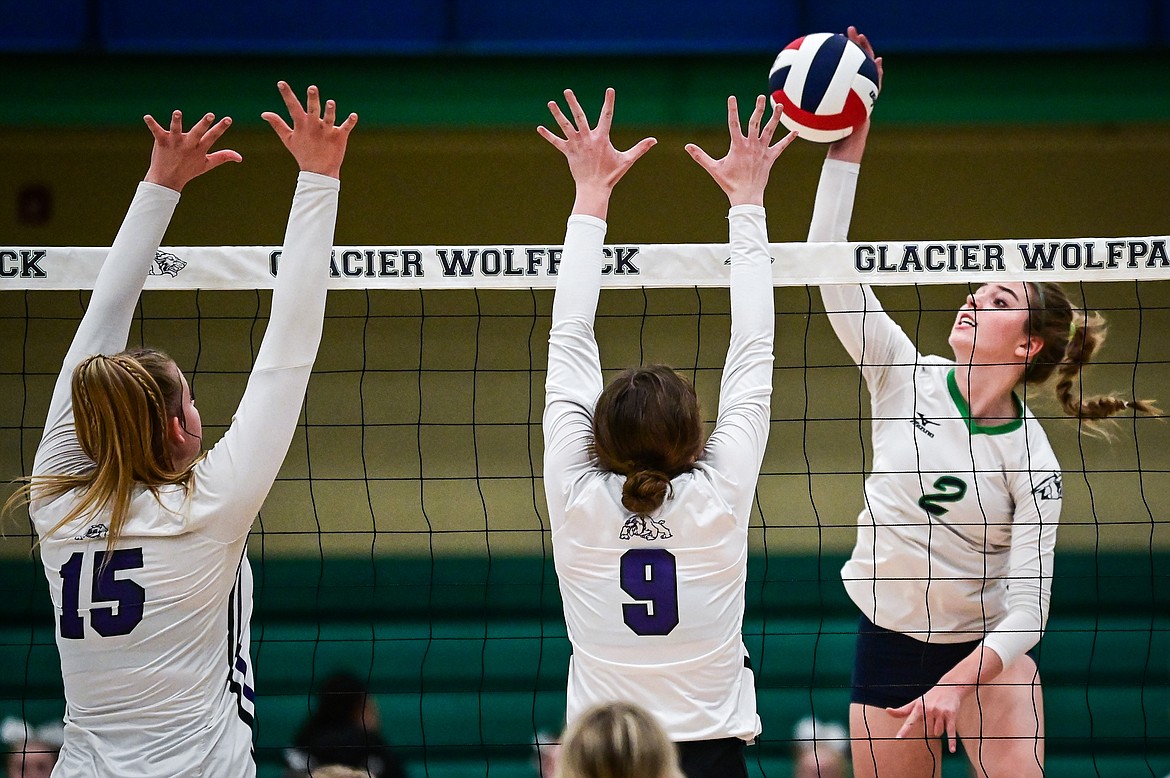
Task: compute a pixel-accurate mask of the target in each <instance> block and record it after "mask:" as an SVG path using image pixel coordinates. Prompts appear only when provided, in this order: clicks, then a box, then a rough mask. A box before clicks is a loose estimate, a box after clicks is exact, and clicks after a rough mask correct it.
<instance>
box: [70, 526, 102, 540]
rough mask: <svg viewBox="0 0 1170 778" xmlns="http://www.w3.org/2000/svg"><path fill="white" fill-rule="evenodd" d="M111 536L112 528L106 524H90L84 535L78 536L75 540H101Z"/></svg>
mask: <svg viewBox="0 0 1170 778" xmlns="http://www.w3.org/2000/svg"><path fill="white" fill-rule="evenodd" d="M108 534H110V528H109V527H107V526H106V525H105V524H90V525H89V529H87V530H86V531H85V534H84V535H78V536H77V537H75V538H74V540H101V539H102V538H104V537H105V536H106V535H108Z"/></svg>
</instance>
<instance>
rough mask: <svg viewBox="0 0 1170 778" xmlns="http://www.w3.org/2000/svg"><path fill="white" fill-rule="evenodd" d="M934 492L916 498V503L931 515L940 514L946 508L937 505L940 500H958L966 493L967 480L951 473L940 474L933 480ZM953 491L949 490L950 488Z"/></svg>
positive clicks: (945, 510) (944, 511)
mask: <svg viewBox="0 0 1170 778" xmlns="http://www.w3.org/2000/svg"><path fill="white" fill-rule="evenodd" d="M934 488H935V489H938V492H937V493H935V494H924V495H922V496H921V497H919V498H918V505H919V507H921V508H922V509H923V510H925V511H926V512H927V513H929V514H930V515H931V516H942V515H943V514H944V513H946V512H947V510H948V509H947V508H944V507H942V506H941V505H939V503H940V502H958V501H959V500H961V499H963V495H965V494H966V493H967V482H966V481H964V480H963V479H962V478H956V477H955V476H953V475H944V476H940V477H939V479H938V480H937V481H935V482H934ZM952 489H953V490H954V491H951V490H952Z"/></svg>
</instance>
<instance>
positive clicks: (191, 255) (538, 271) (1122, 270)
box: [0, 236, 1170, 290]
mask: <svg viewBox="0 0 1170 778" xmlns="http://www.w3.org/2000/svg"><path fill="white" fill-rule="evenodd" d="M1168 241H1170V237H1167V236H1159V237H1147V238H1069V239H1055V240H1054V239H1041V240H980V241H913V242H887V243H773V244H771V245H770V246H769V251H770V253H771V255H772V276H773V279H774V280H775V284H776V285H777V286H804V285H819V284H853V283H863V284H874V285H901V284H943V283H976V284H978V283H986V282H988V281H991V280H995V279H998V280H1009V281H1011V280H1032V281H1064V282H1069V281H1122V280H1125V281H1128V280H1165V279H1170V256H1168V254H1167V242H1168ZM107 252H108V249H107V248H54V247H15V248H2V247H0V290H3V289H92V288H93V283H94V280H95V279H96V278H97V272H98V269H99V268H100V267H101V264H102V261H103V260H104V258H105V255H106V253H107ZM560 261H561V247H560V246H500V245H481V246H337V247H336V248H334V250H333V255H332V257H331V258H330V263H329V287H330V288H331V289H530V288H538V289H539V288H552V287H553V286H554V285H555V284H556V277H557V270H558V267H559V265H560ZM279 266H280V249H279V248H277V247H271V246H180V247H170V248H163V249H160V250H159V252H158V254H157V255H156V257H155V259H154V262H153V264H152V265H151V268H150V276H149V277H148V278H147V281H146V288H147V289H266V288H271V287H272V284H273V282H274V281H275V279H276V273H277V272H278V270H279ZM729 279H730V259H729V251H728V246H727V244H725V243H707V244H704V243H682V244H665V243H659V244H641V245H639V244H612V245H607V246H606V247H605V265H604V271H603V285H604V286H605V287H608V288H638V287H680V286H682V287H686V286H703V287H708V286H710V287H718V286H727V285H728V282H729Z"/></svg>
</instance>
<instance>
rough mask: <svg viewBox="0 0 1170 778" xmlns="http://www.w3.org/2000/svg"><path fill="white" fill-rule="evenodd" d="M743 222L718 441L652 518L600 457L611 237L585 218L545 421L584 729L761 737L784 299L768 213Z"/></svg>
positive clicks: (565, 275) (739, 212) (569, 274)
mask: <svg viewBox="0 0 1170 778" xmlns="http://www.w3.org/2000/svg"><path fill="white" fill-rule="evenodd" d="M729 219H730V222H731V256H732V270H731V308H732V334H731V343H730V347H729V350H728V355H727V362H726V366H725V368H724V371H723V381H722V385H721V389H720V402H719V415H718V419H717V421H716V426H715V431H714V432H713V433H712V435H711V437H710V439H709V440H708V441H707V444H706V447H705V448H704V450H703V455H702V457H701V459H700V462H699V463H698V464H697V465H696V467H695V468H694V470H693V471H691V472H689V473H684V474H682V475H680V476H678V477H676V478H674V479H673V481H672V482H671V489H672V492H671V494H670V495H669V496H668V498H667V500H666V502H665V504H664V505H663V506H662V508H661V509H660V510H659V511H657V512H656V513H654V514H653V515H651V516H649V517H646V518H640V517H637V516H633V515H631V514H630V512H629V511H627V510H626V509H625V508H624V507H623V506H622V504H621V493H622V485H623V483H624V481H625V477H624V476H621V475H618V474H615V473H611V472H607V471H602V470H600V469H598V467H597V463H596V461H595V460H594V459H593V458H592V457H591V456H590V452H589V444H590V441H591V439H592V433H591V424H592V416H593V410H594V407H595V405H596V402H597V398H598V396H599V395H600V393H601V390H602V374H601V365H600V359H599V355H598V349H597V343H596V341H595V338H594V334H593V318H594V314H595V311H596V307H597V299H598V293H599V288H600V283H601V267H602V264H603V259H602V240H603V238H604V234H605V223H604V222H603V221H600V220H598V219H595V218H592V217H588V216H573V217H571V218H570V219H569V226H568V233H567V235H566V238H565V253H564V261H563V262H562V263H561V266H560V276H559V278H558V281H557V293H556V299H555V302H554V305H553V323H552V328H551V331H550V334H549V369H548V379H547V384H546V397H545V402H546V405H545V413H544V437H545V461H544V483H545V492H546V496H547V499H548V506H549V515H550V520H551V524H552V538H553V553H554V557H555V561H556V569H557V578H558V580H559V582H560V589H561V597H562V600H563V602H564V609H565V623H566V625H567V628H568V635H569V639H570V641H571V642H572V646H573V654H572V658H571V661H570V666H569V685H568V709H567V711H566V718H567V721H568V722H569V723H571V722H572V721H573V720H574V719H575V718H577V717H578V716H579V715H580V714H581V713H582V712H584V711H585V710H586V709H587V708H588V707H590V706H592V705H594V704H597V703H601V702H606V701H612V700H631V701H634V702H637V703H640V704H642V705H644V706H645V707H647V708H649V709H650V710H652V711H654V714H655V716H656V718H657V719H658V720H659V721H660V722H661V723H662V725H663V726H664V728H665V729H666V732H667V734H668V735H669V736H670V737H671V738H672V739H673V740H676V741H688V740H704V739H711V738H725V737H738V738H742V739H744V740H749V741H750V740H752V739H754V738H755V736H756V735H758V734H759V732H760V721H759V717H758V716H757V714H756V697H755V684H754V676H753V674H752V671H751V669H750V667H749V666H748V665H749V662H748V657H747V651H746V649H745V648H744V644H743V639H742V630H743V613H744V590H745V585H746V578H747V555H748V542H747V532H748V515H749V513H750V511H751V504H752V498H753V495H754V490H755V485H756V481H757V479H758V477H759V472H760V464H761V462H762V460H763V454H764V447H765V445H766V443H767V436H768V419H769V404H770V397H771V390H772V338H773V327H774V323H773V317H774V314H773V292H772V277H771V269H770V262H769V256H768V252H767V233H766V228H765V222H764V210H763V208H760V207H757V206H737V207H735V208H732V209H731V211H730V214H729Z"/></svg>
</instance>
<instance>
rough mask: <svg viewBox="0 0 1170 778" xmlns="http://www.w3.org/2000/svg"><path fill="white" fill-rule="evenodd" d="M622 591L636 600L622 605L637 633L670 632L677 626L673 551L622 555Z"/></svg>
mask: <svg viewBox="0 0 1170 778" xmlns="http://www.w3.org/2000/svg"><path fill="white" fill-rule="evenodd" d="M621 584H622V591H624V592H625V593H626V594H628V595H630V596H631V597H633V598H634V599H635V600H642V602H637V603H625V604H623V605H622V616H623V619H624V621H625V622H626V626H627V627H629V628H630V629H632V630H633V631H634V632H635V633H636V634H638V635H669V634H670V632H671V630H673V629H674V628H675V627H677V626H678V575H677V572H676V567H675V560H674V554H672V553H670V552H669V551H667V550H666V549H662V548H640V549H632V550H630V551H627V552H626V553H624V554H622V561H621Z"/></svg>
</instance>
